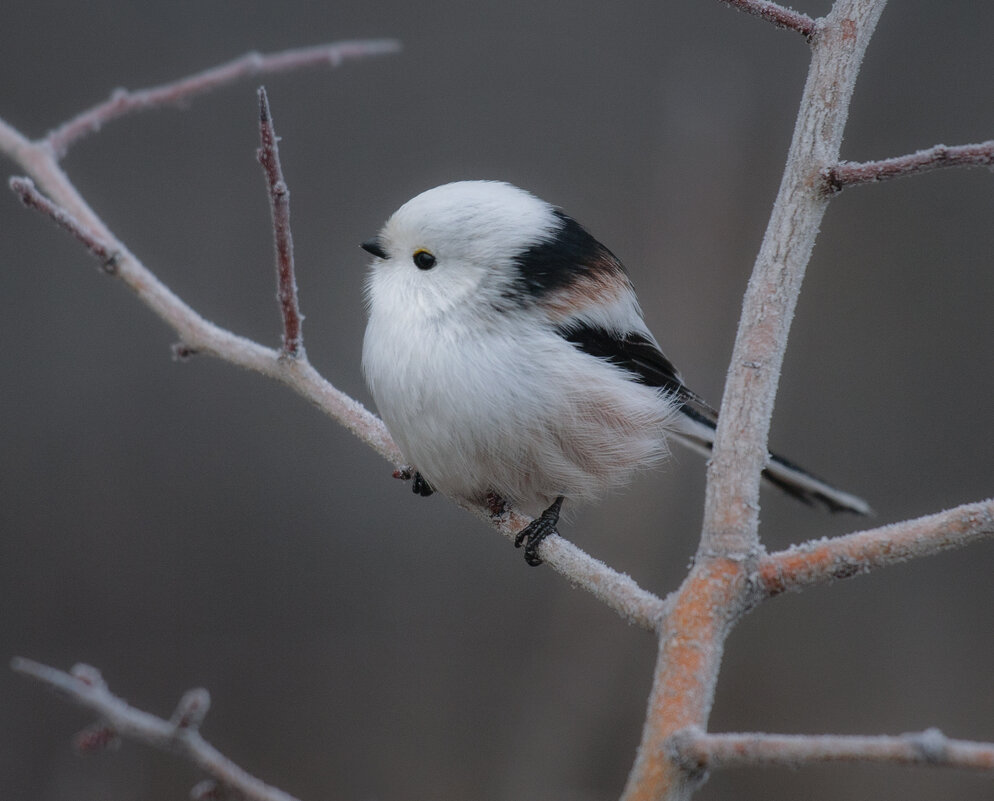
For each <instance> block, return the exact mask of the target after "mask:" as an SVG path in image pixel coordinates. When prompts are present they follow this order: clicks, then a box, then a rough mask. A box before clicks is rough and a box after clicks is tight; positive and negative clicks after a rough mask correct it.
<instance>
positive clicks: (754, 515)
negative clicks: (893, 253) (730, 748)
mask: <svg viewBox="0 0 994 801" xmlns="http://www.w3.org/2000/svg"><path fill="white" fill-rule="evenodd" d="M885 2H886V0H837V2H836V3H835V5H834V6H833V7H832V11H831V13H829V15H828V16H827V17H826V18H825V19H823V20H820V21H819V23H818V25H817V30H816V33H817V35H815V36H813V38H812V40H811V42H812V60H811V67H810V69H809V72H808V78H807V82H806V84H805V87H804V94H803V96H802V98H801V104H800V109H799V111H798V116H797V123H796V125H795V128H794V136H793V139H792V141H791V146H790V151H789V153H788V157H787V166H786V169H785V171H784V175H783V178H782V180H781V184H780V190H779V193H778V195H777V198H776V201H775V203H774V206H773V212H772V214H771V217H770V222H769V224H768V226H767V229H766V233H765V235H764V238H763V243H762V246H761V247H760V251H759V254H758V256H757V258H756V263H755V265H754V267H753V273H752V277H751V278H750V280H749V286H748V288H747V290H746V295H745V298H744V300H743V308H742V317H741V320H740V323H739V329H738V334H737V336H736V341H735V347H734V350H733V354H732V361H731V364H730V366H729V371H728V376H727V379H726V382H725V393H724V397H723V399H722V404H721V410H720V412H719V415H718V428H717V431H716V434H715V442H714V451H713V455H712V458H711V461H710V463H709V466H708V481H707V489H706V496H705V507H704V523H703V527H702V532H701V541H700V546H699V547H698V551H697V556H696V559H695V567H694V569H693V570H692V571H691V574H690V576H689V577H688V578H687V580H686V581H685V582H684V584H683V585H682V586H681V588H680V590H679V591H678V593H677V595H676V598H675V599H674V601H673V611H672V613H671V614H670V615H668V617H667V619H666V621H665V623H664V625H663V626H662V628H661V631H660V647H659V653H658V657H657V662H656V672H655V676H654V679H653V688H652V692H651V694H650V698H649V713H648V715H647V717H646V721H645V725H644V727H643V731H642V740H641V742H640V744H639V748H638V752H637V755H636V758H635V764H634V766H633V767H632V771H631V773H630V774H629V777H628V782H627V784H626V786H625V791H624V794H623V795H622V801H657V800H658V799H667V801H679V800H680V799H685V798H688V797H689V796H690V794H691V793H692V792H693V786H694V780H693V777H692V776H689V775H688V774H687V773H686V772H685V771H684V770H683V769H682V767H681V766H680V765H678V764H675V763H673V762H670V761H667V760H666V759H665V749H664V746H665V744H666V742H667V741H668V740H669V738H670V737H671V736H672V735H673V734H674V733H675V732H676V731H678V730H679V729H682V728H686V727H688V726H692V727H697V728H700V729H702V730H703V729H706V726H707V719H708V716H709V714H710V711H711V704H712V703H713V699H714V687H715V685H716V683H717V677H718V671H719V669H720V666H721V657H722V653H723V650H724V643H725V639H726V637H727V636H728V633H729V631H731V629H732V627H733V626H734V625H735V622H737V620H738V619H739V618H740V617H741V616H742V615H743V614H744V613H745V612H746V611H747V610H748V609H749V608H750V607H751V605H752V604H753V603H755V600H756V598H755V595H754V593H755V589H754V586H753V583H752V581H751V579H750V575H751V573H752V571H753V570H754V569H755V565H756V562H757V560H758V558H759V555H760V552H761V546H760V542H759V533H758V529H759V481H760V474H761V472H762V469H763V467H764V466H765V462H766V459H767V446H766V441H767V435H768V433H769V428H770V419H771V417H772V413H773V400H774V397H775V395H776V389H777V383H778V381H779V377H780V369H781V366H782V364H783V358H784V352H785V350H786V347H787V335H788V333H789V330H790V323H791V320H792V318H793V315H794V308H795V306H796V304H797V298H798V296H799V294H800V290H801V283H802V280H803V278H804V272H805V269H806V267H807V264H808V260H809V258H810V256H811V250H812V248H813V247H814V241H815V238H816V236H817V234H818V229H819V226H820V223H821V219H822V217H823V215H824V213H825V208H826V206H827V203H828V201H827V198H825V197H824V196H823V194H822V193H821V192H820V191H819V182H818V180H817V177H818V175H819V171H820V170H821V169H822V168H823V167H824V166H825V165H826V164H833V163H835V162H837V161H838V154H839V147H840V145H841V142H842V133H843V128H844V126H845V121H846V118H847V116H848V112H849V101H850V98H851V97H852V92H853V88H854V86H855V83H856V76H857V75H858V74H859V68H860V65H861V63H862V59H863V53H864V52H865V50H866V47H867V45H868V44H869V41H870V37H871V36H872V34H873V30H874V28H875V27H876V24H877V20H878V19H879V17H880V14H881V12H882V11H883V7H884V4H885Z"/></svg>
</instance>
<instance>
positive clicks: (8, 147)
mask: <svg viewBox="0 0 994 801" xmlns="http://www.w3.org/2000/svg"><path fill="white" fill-rule="evenodd" d="M335 47H337V46H329V47H326V48H311V49H308V50H303V51H287V53H285V54H277V55H275V56H270V57H267V58H266V59H265V63H266V64H267V65H268V66H269V69H270V70H272V69H278V68H287V69H288V68H290V67H292V66H301V59H302V54H303V55H304V56H306V55H307V54H312V56H313V57H311V60H310V62H308V63H315V62H320V61H321V60H322V58H324V59H326V58H327V56H325V57H321V55H320V54H321V53H327V52H329V51H332V52H334V48H335ZM305 60H306V59H305ZM250 62H251V58H250V57H249V56H246V57H243V58H242V59H238V60H236V61H235V62H232V63H231V64H229V65H225V66H222V67H219V68H216V69H214V70H208V71H207V72H206V73H201V76H205V75H206V76H215V78H213V79H212V80H210V81H208V82H207V83H206V85H202V84H201V80H200V79H199V76H193V77H192V78H187V79H183V80H180V81H177V82H176V83H174V84H168V85H167V86H166V87H163V88H160V89H158V90H148V91H149V92H152V93H153V94H154V95H155V96H156V97H158V98H159V102H165V101H164V100H162V98H165V97H173V96H174V94H175V93H174V92H170V91H167V89H168V88H169V87H176V88H177V89H176V90H175V92H179V93H180V94H182V95H183V96H186V95H188V94H189V92H190V91H192V88H196V91H198V92H199V91H206V90H207V89H210V88H214V87H215V86H219V85H221V84H222V83H224V82H226V81H227V80H230V79H232V78H231V76H232V75H233V74H234V73H236V72H238V74H241V72H239V70H243V69H245V67H244V64H245V63H250ZM236 65H242V66H240V67H238V69H236V68H235V67H236ZM218 75H220V76H221V77H220V78H219V77H216V76H218ZM222 78H223V80H222ZM184 93H185V94H184ZM150 102H151V101H150ZM122 113H123V112H122ZM261 116H262V115H260V119H261ZM63 127H64V126H63ZM59 130H61V129H59ZM263 135H264V136H265V134H263ZM275 142H276V138H275V134H274V135H273V144H274V146H275ZM263 149H265V144H264V146H263ZM0 151H3V152H6V153H7V154H8V155H10V156H11V157H12V158H14V159H15V160H16V161H17V162H18V163H20V164H21V166H22V167H23V168H24V169H25V170H26V171H28V172H29V173H30V175H31V176H32V177H33V178H34V179H35V180H37V181H38V183H39V184H40V185H41V186H42V188H43V189H44V190H45V191H46V192H48V194H49V196H50V197H48V198H46V197H45V196H44V195H42V194H41V192H40V191H39V190H38V189H36V188H35V187H34V184H33V183H32V182H31V181H30V180H28V179H24V178H18V179H14V181H13V182H12V184H11V185H12V187H13V188H14V189H15V191H16V192H17V193H18V194H19V195H20V196H21V197H22V199H23V200H24V202H25V203H26V204H27V205H29V206H30V207H32V208H35V209H36V210H38V211H41V212H42V213H44V214H46V215H47V216H49V217H50V218H51V219H53V220H54V221H56V222H57V223H58V224H59V225H60V226H61V227H62V228H64V229H65V230H67V231H69V232H70V233H71V234H72V235H73V236H74V237H75V238H76V239H77V240H78V241H80V242H82V243H83V244H84V245H86V246H87V248H88V249H89V250H90V252H91V254H93V255H94V256H96V257H97V258H98V259H99V260H100V261H101V264H102V265H104V266H105V269H106V265H110V264H112V265H113V268H114V273H113V274H114V275H115V276H116V277H117V278H119V279H121V280H122V281H123V282H124V283H125V284H126V285H127V286H128V287H129V288H130V289H131V290H132V291H133V292H134V293H135V294H136V295H137V296H138V298H139V299H140V300H141V301H142V302H143V303H145V304H146V305H147V306H148V307H149V308H150V309H151V310H152V311H153V312H154V313H155V314H156V315H158V316H159V317H160V318H161V319H162V320H163V321H164V322H165V323H166V324H167V325H169V326H170V327H171V328H172V329H173V330H174V331H176V333H177V335H178V336H179V338H180V340H181V342H180V344H179V345H178V346H177V347H176V348H175V350H174V352H175V353H176V354H177V355H179V356H180V357H182V356H184V355H189V354H192V353H200V354H204V355H210V356H215V357H217V358H219V359H222V360H224V361H227V362H229V363H231V364H234V365H237V366H239V367H244V368H247V369H249V370H253V371H255V372H258V373H261V374H263V375H266V376H269V377H270V378H275V379H276V380H278V381H280V382H282V383H284V384H286V385H287V386H288V387H290V388H291V389H293V390H294V391H296V392H297V393H299V394H300V395H302V396H303V397H305V398H307V399H308V400H309V401H311V402H312V403H313V404H314V405H315V406H317V407H318V408H319V409H320V410H321V411H323V412H324V413H325V414H327V415H328V416H329V417H331V418H332V419H333V420H335V421H336V422H338V423H340V424H341V425H343V426H344V427H345V428H347V429H348V430H349V431H351V432H352V433H353V434H355V435H356V436H357V437H359V439H360V440H362V441H363V442H365V443H366V444H367V445H369V446H370V447H371V448H373V450H375V451H376V452H377V453H379V454H380V455H381V456H383V458H385V459H386V460H387V461H389V462H391V463H392V464H394V465H399V464H401V463H402V462H403V456H402V454H401V453H400V451H399V450H398V448H397V446H396V444H395V443H394V441H393V439H392V438H391V437H390V434H389V432H388V431H387V429H386V426H384V425H383V422H382V421H381V420H380V419H379V418H378V417H377V416H376V415H374V414H372V413H371V412H370V411H369V410H367V409H366V408H365V407H364V406H363V405H362V404H361V403H359V402H358V401H356V400H354V399H353V398H351V397H349V396H348V395H346V394H345V393H343V392H341V391H340V390H338V389H337V388H336V387H334V386H333V385H332V384H331V383H329V382H328V381H327V380H326V379H324V378H323V377H322V376H321V375H320V373H318V372H317V370H315V369H314V367H313V366H312V365H311V364H310V362H309V361H308V360H307V358H306V354H305V353H304V352H303V349H302V348H300V350H299V353H298V356H297V358H293V359H287V358H283V355H282V352H281V351H277V350H274V349H272V348H267V347H265V346H263V345H261V344H259V343H257V342H253V341H252V340H250V339H247V338H245V337H241V336H238V335H236V334H234V333H232V332H230V331H227V330H225V329H223V328H221V327H219V326H217V325H215V324H214V323H211V322H209V321H208V320H206V319H205V318H203V317H202V316H200V315H199V314H198V313H197V312H196V311H194V310H193V309H192V308H191V307H190V306H188V305H187V304H186V303H184V302H183V301H182V300H181V299H180V298H179V297H177V296H176V295H175V294H173V292H172V291H171V290H170V289H169V288H168V287H167V286H166V285H165V284H163V283H162V282H161V281H160V280H159V279H158V278H157V277H156V275H155V274H154V273H152V271H151V270H149V269H148V268H147V267H146V266H145V265H144V264H142V262H141V261H140V260H139V259H138V258H137V257H136V256H135V255H134V254H132V253H131V252H130V251H129V250H128V249H127V247H126V246H125V245H124V243H123V242H121V241H120V240H119V239H118V238H117V237H116V236H115V235H114V234H113V233H112V232H111V231H110V230H109V229H108V228H107V227H106V225H105V224H104V223H103V221H102V220H101V219H100V217H98V216H97V215H96V213H95V212H94V211H93V210H92V209H91V208H90V207H89V205H88V204H87V203H86V201H85V200H84V199H83V198H82V196H80V194H79V193H78V192H77V191H76V189H75V187H74V186H73V184H72V182H71V181H70V180H69V178H68V177H67V176H66V174H65V173H64V172H63V171H62V169H61V168H60V167H59V165H58V163H57V158H56V156H55V154H54V152H53V150H52V148H50V147H48V145H47V144H46V143H45V142H41V143H39V142H30V141H29V140H27V139H25V138H24V137H23V136H22V135H21V134H20V133H19V132H18V131H16V130H15V129H14V128H12V127H10V126H9V125H7V124H6V123H5V122H4V121H3V120H0ZM276 181H277V183H278V182H279V179H276ZM283 222H285V224H286V234H287V237H288V240H289V220H288V219H286V220H284V221H283ZM280 225H281V223H276V224H275V225H274V228H276V229H279V227H280ZM277 249H278V250H279V249H280V245H279V244H277ZM105 254H109V256H107V257H105ZM279 283H280V287H281V290H280V291H281V295H282V292H283V288H284V287H285V286H287V285H288V284H292V283H293V278H292V274H289V276H288V275H287V274H284V275H281V277H280V279H279ZM283 313H284V320H285V321H286V319H287V316H286V315H287V311H286V307H283ZM293 314H294V312H293V311H291V312H290V316H291V325H292V319H293ZM297 314H298V315H299V312H297ZM298 325H299V320H298ZM297 332H298V336H299V327H298V329H297ZM286 341H287V336H286V333H285V335H284V347H285V346H286ZM465 508H467V509H469V510H470V511H472V512H473V513H474V514H476V515H477V516H478V517H480V518H481V519H483V520H486V521H487V522H489V523H490V524H491V525H493V526H494V527H496V528H497V530H498V531H499V532H500V533H501V534H503V535H504V536H505V537H507V538H508V539H513V537H514V534H515V533H516V532H517V531H518V530H519V529H520V528H521V527H523V526H524V525H526V524H527V523H528V522H529V521H530V518H528V517H527V516H525V515H522V514H520V513H518V512H515V511H513V510H508V511H507V512H505V513H504V514H501V515H498V516H495V515H494V514H492V512H491V510H489V509H486V508H484V507H482V506H481V507H468V506H467V507H465ZM541 554H542V558H543V560H544V561H546V562H547V563H548V564H549V565H550V566H551V567H552V568H553V569H555V570H556V571H557V572H559V573H561V574H563V575H564V576H566V578H568V579H569V580H570V582H571V583H573V584H574V585H576V586H579V587H582V588H584V589H586V590H587V591H589V592H591V593H592V594H593V595H594V596H595V597H597V598H598V599H600V600H601V601H603V602H604V603H606V604H607V605H608V606H610V607H611V608H612V609H614V610H615V611H617V612H618V613H619V614H620V615H621V616H622V617H624V618H625V619H626V620H629V621H630V622H633V623H636V624H638V625H639V626H642V627H644V628H646V629H649V630H652V631H655V630H656V629H657V628H658V626H659V621H660V618H661V616H662V614H663V612H664V610H665V608H666V605H665V602H664V601H663V600H662V599H660V598H659V597H657V596H656V595H654V594H652V593H650V592H647V591H646V590H644V589H642V588H641V587H639V586H638V584H636V582H635V581H633V580H632V579H631V577H629V576H627V575H625V574H623V573H619V572H618V571H615V570H612V569H611V568H609V567H608V566H607V565H605V564H604V563H603V562H601V561H600V560H598V559H595V558H594V557H592V556H590V555H589V554H587V553H585V552H584V551H582V550H581V549H580V548H577V547H576V546H575V545H573V544H572V543H570V542H568V541H566V540H565V539H563V538H562V537H558V536H557V537H550V538H549V539H547V540H546V541H545V542H543V543H542V548H541Z"/></svg>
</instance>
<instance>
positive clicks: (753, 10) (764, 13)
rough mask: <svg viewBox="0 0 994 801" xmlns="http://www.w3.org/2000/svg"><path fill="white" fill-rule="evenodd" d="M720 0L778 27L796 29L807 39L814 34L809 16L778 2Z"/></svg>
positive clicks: (767, 0) (814, 25)
mask: <svg viewBox="0 0 994 801" xmlns="http://www.w3.org/2000/svg"><path fill="white" fill-rule="evenodd" d="M721 2H722V3H724V4H725V5H728V6H731V7H732V8H737V9H738V10H739V11H743V12H745V13H746V14H751V15H752V16H754V17H762V18H763V19H765V20H767V21H768V22H772V23H773V24H774V25H776V26H777V27H778V28H784V29H786V30H791V31H797V32H798V33H799V34H801V35H802V36H803V37H804V38H805V39H807V40H809V41H810V39H811V37H812V36H814V33H815V27H816V23H815V21H814V20H813V19H812V18H811V17H809V16H808V15H807V14H802V13H800V12H799V11H794V10H793V9H790V8H787V7H786V6H782V5H780V4H779V3H771V2H769V0H721Z"/></svg>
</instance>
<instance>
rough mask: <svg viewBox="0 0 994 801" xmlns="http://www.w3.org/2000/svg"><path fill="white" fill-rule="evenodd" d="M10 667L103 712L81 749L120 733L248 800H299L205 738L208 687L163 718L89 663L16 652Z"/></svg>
mask: <svg viewBox="0 0 994 801" xmlns="http://www.w3.org/2000/svg"><path fill="white" fill-rule="evenodd" d="M10 666H11V668H12V669H13V670H15V671H17V672H18V673H21V674H23V675H25V676H29V677H31V678H33V679H36V680H38V681H40V682H42V683H43V684H47V685H48V686H49V687H52V688H53V689H55V690H58V691H59V692H60V693H62V694H64V695H66V696H67V697H68V698H69V699H70V700H72V701H74V702H75V703H77V704H79V705H80V706H83V707H85V708H86V709H89V710H91V711H93V712H95V713H97V715H99V716H100V718H101V719H102V722H101V723H100V724H98V725H97V726H95V727H91V728H90V729H87V730H84V732H82V733H81V736H77V738H76V744H77V748H80V749H81V750H93V749H94V748H96V747H99V746H101V745H105V744H106V743H107V742H108V741H109V740H110V739H111V738H112V737H113V736H114V735H119V736H121V737H124V738H127V739H130V740H135V741H137V742H140V743H144V744H145V745H148V746H151V747H152V748H156V749H158V750H160V751H167V752H169V753H173V754H178V755H179V756H182V757H184V758H186V759H187V760H189V761H190V762H192V763H193V764H194V765H196V766H197V767H198V768H200V769H201V770H202V771H204V773H206V774H207V775H208V776H211V777H212V778H213V779H215V780H216V781H217V782H218V783H220V784H221V785H223V786H224V787H226V788H230V789H232V790H235V791H236V792H238V793H240V794H241V795H242V796H243V797H244V798H246V799H248V801H297V799H296V798H294V797H293V796H292V795H289V794H288V793H285V792H283V791H282V790H279V789H277V788H275V787H271V786H270V785H268V784H266V783H265V782H262V781H260V780H259V779H257V778H255V777H254V776H252V775H250V774H249V773H247V772H246V771H244V770H242V768H240V767H238V765H236V764H235V763H234V762H232V761H231V760H230V759H228V758H227V757H226V756H224V755H223V754H222V753H221V752H220V751H218V750H217V749H216V748H214V746H212V745H211V744H210V743H208V742H207V741H206V740H205V739H204V738H203V737H201V735H200V732H199V731H198V729H199V726H200V724H201V723H202V722H203V718H204V716H205V715H206V713H207V708H208V707H209V706H210V696H209V695H208V694H207V691H206V690H203V689H197V690H190V691H189V692H187V693H186V694H184V696H183V698H182V699H181V700H180V703H179V705H178V706H177V707H176V712H175V713H174V714H173V716H172V718H171V719H170V720H164V719H162V718H160V717H156V716H155V715H152V714H149V713H148V712H143V711H142V710H140V709H136V708H135V707H133V706H130V705H129V704H128V703H127V702H126V701H124V700H123V699H122V698H118V697H117V696H116V695H113V694H112V693H111V692H110V690H108V689H107V685H106V684H105V683H104V681H103V679H102V678H101V677H100V672H99V671H98V670H96V669H95V668H92V667H90V666H89V665H76V666H75V667H74V668H73V669H72V672H71V673H64V672H63V671H61V670H56V669H55V668H53V667H48V666H47V665H42V664H40V663H38V662H34V661H32V660H30V659H23V658H21V657H15V658H14V659H13V660H12V661H11V665H10ZM198 786H199V785H198Z"/></svg>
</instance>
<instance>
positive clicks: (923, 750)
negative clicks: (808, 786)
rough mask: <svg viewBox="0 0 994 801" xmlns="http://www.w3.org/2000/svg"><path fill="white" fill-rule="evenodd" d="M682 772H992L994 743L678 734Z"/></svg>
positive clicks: (939, 737) (919, 736)
mask: <svg viewBox="0 0 994 801" xmlns="http://www.w3.org/2000/svg"><path fill="white" fill-rule="evenodd" d="M669 745H670V749H671V750H672V752H673V755H674V757H675V759H677V760H678V761H679V762H680V764H682V765H683V766H684V768H685V769H686V770H688V771H690V772H692V773H696V774H703V773H705V772H706V771H708V770H716V769H720V768H737V767H746V766H757V765H778V766H781V767H789V768H796V767H799V766H801V765H805V764H810V763H815V762H882V763H891V764H897V765H930V766H933V767H944V768H968V769H971V770H982V771H994V743H978V742H971V741H968V740H950V739H949V738H948V737H946V735H944V734H943V733H942V732H941V731H939V730H938V729H926V730H925V731H923V732H913V733H908V734H899V735H896V736H885V735H881V736H846V735H830V734H829V735H814V734H802V735H791V734H753V733H744V734H705V733H704V732H701V731H695V730H684V731H682V732H678V733H677V734H676V735H674V737H673V738H672V740H671V741H670V744H669Z"/></svg>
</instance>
